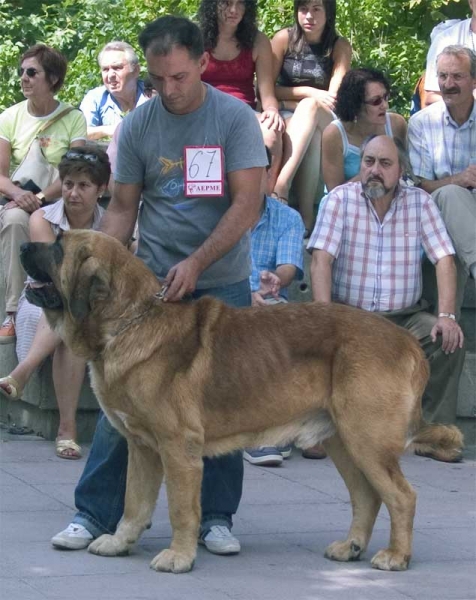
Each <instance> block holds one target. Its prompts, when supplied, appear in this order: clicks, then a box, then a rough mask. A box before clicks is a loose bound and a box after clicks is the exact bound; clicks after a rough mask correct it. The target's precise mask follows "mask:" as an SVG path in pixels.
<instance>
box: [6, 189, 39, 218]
mask: <svg viewBox="0 0 476 600" xmlns="http://www.w3.org/2000/svg"><path fill="white" fill-rule="evenodd" d="M9 208H21V209H22V210H24V211H25V212H27V213H32V212H35V210H37V209H38V208H41V200H40V199H39V198H37V197H36V196H35V194H34V193H33V192H29V191H27V190H22V189H21V188H20V191H19V192H18V193H16V194H15V195H14V196H12V200H11V201H10V202H8V203H7V204H5V209H7V210H8V209H9Z"/></svg>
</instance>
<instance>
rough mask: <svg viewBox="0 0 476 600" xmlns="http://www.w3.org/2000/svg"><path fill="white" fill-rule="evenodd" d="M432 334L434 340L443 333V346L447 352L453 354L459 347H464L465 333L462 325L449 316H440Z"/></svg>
mask: <svg viewBox="0 0 476 600" xmlns="http://www.w3.org/2000/svg"><path fill="white" fill-rule="evenodd" d="M430 335H431V339H432V341H433V342H436V338H437V337H438V335H441V337H442V340H441V348H442V349H443V352H444V353H445V354H453V352H454V351H455V350H456V349H457V348H462V347H463V342H464V335H463V332H462V331H461V327H460V326H459V325H458V323H457V322H456V321H453V319H450V318H449V317H438V320H437V321H436V323H435V324H434V326H433V328H432V330H431V334H430Z"/></svg>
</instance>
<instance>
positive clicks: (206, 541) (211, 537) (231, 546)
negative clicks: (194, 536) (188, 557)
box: [198, 525, 241, 554]
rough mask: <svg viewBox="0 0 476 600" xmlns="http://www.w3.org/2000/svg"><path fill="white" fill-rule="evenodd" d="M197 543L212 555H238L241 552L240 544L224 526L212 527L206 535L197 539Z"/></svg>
mask: <svg viewBox="0 0 476 600" xmlns="http://www.w3.org/2000/svg"><path fill="white" fill-rule="evenodd" d="M198 543H199V544H202V545H204V546H205V547H206V549H207V550H208V551H209V552H212V553H213V554H238V552H239V551H240V550H241V546H240V542H239V541H238V540H237V539H236V537H234V536H233V535H232V534H231V531H230V530H229V529H228V527H226V526H225V525H212V527H210V531H209V532H208V533H207V535H206V536H205V537H204V538H201V537H200V538H199V539H198Z"/></svg>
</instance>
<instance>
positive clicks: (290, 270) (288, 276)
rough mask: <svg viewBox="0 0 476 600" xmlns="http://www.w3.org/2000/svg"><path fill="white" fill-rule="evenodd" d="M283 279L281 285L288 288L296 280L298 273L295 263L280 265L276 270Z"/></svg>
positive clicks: (280, 278)
mask: <svg viewBox="0 0 476 600" xmlns="http://www.w3.org/2000/svg"><path fill="white" fill-rule="evenodd" d="M275 273H276V275H277V276H278V277H279V280H280V281H281V287H282V288H287V287H288V285H291V283H292V282H293V280H294V277H295V275H296V267H295V266H294V265H279V267H277V268H276V271H275Z"/></svg>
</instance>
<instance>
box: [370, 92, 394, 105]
mask: <svg viewBox="0 0 476 600" xmlns="http://www.w3.org/2000/svg"><path fill="white" fill-rule="evenodd" d="M389 98H390V94H384V95H383V96H378V97H377V98H372V100H364V104H368V105H370V106H380V105H381V104H382V103H383V102H388V100H389Z"/></svg>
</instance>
